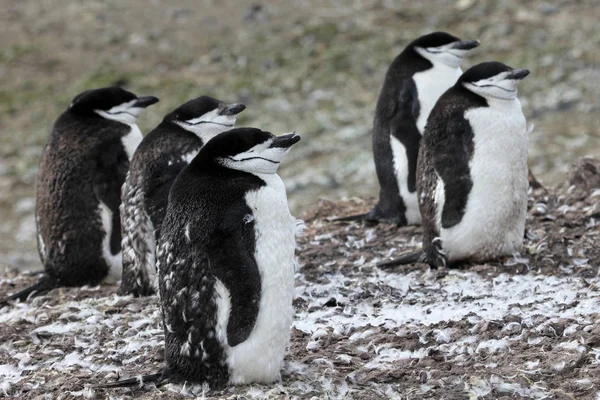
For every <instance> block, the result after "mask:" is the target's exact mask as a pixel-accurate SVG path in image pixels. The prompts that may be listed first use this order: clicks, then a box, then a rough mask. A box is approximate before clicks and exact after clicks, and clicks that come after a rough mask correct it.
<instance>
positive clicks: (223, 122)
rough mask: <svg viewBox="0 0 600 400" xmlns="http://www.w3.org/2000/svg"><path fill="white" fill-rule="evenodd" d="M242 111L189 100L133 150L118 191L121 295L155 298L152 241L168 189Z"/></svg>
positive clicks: (202, 99) (241, 107)
mask: <svg viewBox="0 0 600 400" xmlns="http://www.w3.org/2000/svg"><path fill="white" fill-rule="evenodd" d="M245 108H246V106H244V105H243V104H226V103H224V102H222V101H219V100H216V99H213V98H211V97H208V96H201V97H198V98H196V99H193V100H190V101H188V102H186V103H184V104H182V105H181V106H179V107H177V108H176V109H175V110H173V111H172V112H170V113H169V114H167V115H166V116H165V118H164V119H163V121H162V122H161V123H160V124H159V125H158V126H157V127H156V128H155V129H154V130H153V131H152V132H150V133H149V134H148V135H146V137H144V140H142V143H141V144H140V145H139V147H138V149H137V150H136V152H135V154H134V156H133V159H132V160H131V166H130V168H129V172H128V173H127V178H126V179H125V184H124V185H123V190H122V204H121V222H122V223H121V231H122V246H121V247H122V250H123V276H122V280H121V287H120V288H119V294H120V295H126V294H133V295H135V296H139V295H150V294H153V293H156V292H158V279H157V278H158V276H157V272H156V265H155V259H156V258H155V253H156V240H157V238H158V235H159V232H160V227H161V224H162V220H163V218H164V215H165V212H166V210H167V203H168V196H169V189H170V188H171V185H172V184H173V182H174V181H175V178H176V177H177V175H178V174H179V173H180V172H181V170H182V169H183V168H184V167H185V166H187V165H188V163H189V162H190V161H191V160H192V159H193V158H194V157H195V156H196V154H197V153H198V150H200V148H201V147H202V146H203V145H204V144H205V143H207V142H208V141H209V140H210V139H212V138H213V137H215V136H216V135H218V134H219V133H221V132H224V131H226V130H229V129H232V128H233V127H234V126H235V122H236V118H237V115H238V114H239V113H240V112H242V111H243V110H244V109H245Z"/></svg>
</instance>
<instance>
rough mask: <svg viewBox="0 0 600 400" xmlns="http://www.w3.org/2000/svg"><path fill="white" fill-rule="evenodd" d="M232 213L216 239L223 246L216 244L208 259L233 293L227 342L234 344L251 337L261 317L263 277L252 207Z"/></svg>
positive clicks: (216, 274) (218, 276)
mask: <svg viewBox="0 0 600 400" xmlns="http://www.w3.org/2000/svg"><path fill="white" fill-rule="evenodd" d="M228 215H229V218H226V219H225V220H224V221H223V227H222V229H221V231H220V234H218V235H216V236H215V238H214V240H215V243H219V246H214V247H213V249H214V250H213V251H211V252H210V253H209V254H208V259H209V262H210V265H211V267H212V269H213V273H214V275H215V277H216V278H217V279H219V281H221V282H222V283H223V285H225V287H226V288H227V290H229V293H230V301H231V309H230V313H229V320H228V322H227V342H228V343H229V346H231V347H233V346H236V345H238V344H240V343H242V342H244V341H245V340H246V339H248V336H250V333H252V329H253V327H254V324H255V323H256V319H257V318H258V310H259V304H260V295H261V276H260V272H259V270H258V265H257V263H256V260H255V259H254V249H255V245H256V235H255V224H254V217H253V216H252V214H251V212H250V209H249V208H248V207H240V208H239V209H238V210H235V211H232V212H231V213H228ZM240 221H243V222H242V223H240ZM224 249H226V250H224Z"/></svg>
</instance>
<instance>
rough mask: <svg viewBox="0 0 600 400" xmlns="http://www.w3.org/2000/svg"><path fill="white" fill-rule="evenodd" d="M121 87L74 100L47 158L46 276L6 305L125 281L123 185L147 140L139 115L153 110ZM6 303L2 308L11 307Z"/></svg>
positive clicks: (40, 185)
mask: <svg viewBox="0 0 600 400" xmlns="http://www.w3.org/2000/svg"><path fill="white" fill-rule="evenodd" d="M157 101H158V99H157V98H156V97H153V96H145V97H137V96H136V95H135V94H133V93H131V92H128V91H126V90H124V89H122V88H120V87H108V88H101V89H92V90H87V91H85V92H83V93H80V94H79V95H77V96H76V97H75V98H74V99H73V101H72V103H71V104H70V105H69V107H68V109H67V110H66V111H65V112H64V113H62V114H61V115H60V117H59V118H58V119H57V120H56V122H55V123H54V126H53V128H52V132H51V134H50V139H49V140H48V142H47V144H46V146H45V147H44V150H43V152H42V157H41V161H40V164H39V174H38V180H37V193H36V209H35V214H36V225H37V233H38V236H37V239H38V250H39V255H40V259H41V261H42V264H43V266H44V274H43V275H42V277H41V278H40V280H39V281H38V283H37V284H35V285H33V286H31V287H29V288H27V289H25V290H23V291H21V292H19V293H16V294H14V295H12V296H9V297H8V298H7V299H6V300H15V299H21V300H23V299H26V298H27V297H29V296H32V295H39V294H42V293H45V292H47V291H48V290H51V289H53V288H55V287H59V286H82V285H86V284H92V285H93V284H98V283H99V282H101V281H102V280H103V279H105V278H109V279H111V280H113V281H115V282H116V281H117V280H118V279H120V277H121V227H120V219H119V204H120V202H121V185H122V184H123V182H124V180H125V175H126V173H127V170H128V168H129V161H130V160H131V156H132V155H133V153H134V151H135V149H136V147H137V146H138V144H139V143H140V142H141V140H142V134H141V132H140V130H139V128H138V126H137V125H136V119H137V116H138V115H139V113H140V112H141V111H142V110H143V109H144V108H146V107H148V106H150V105H152V104H154V103H156V102H157ZM6 300H5V301H6Z"/></svg>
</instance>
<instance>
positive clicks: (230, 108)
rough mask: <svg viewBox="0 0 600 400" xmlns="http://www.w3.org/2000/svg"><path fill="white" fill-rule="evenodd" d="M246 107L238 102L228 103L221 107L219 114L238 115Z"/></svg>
mask: <svg viewBox="0 0 600 400" xmlns="http://www.w3.org/2000/svg"><path fill="white" fill-rule="evenodd" d="M245 109H246V106H245V105H243V104H240V103H234V104H228V105H227V107H225V108H224V109H223V111H221V112H220V113H219V114H220V115H229V116H231V115H238V114H239V113H241V112H242V111H244V110H245Z"/></svg>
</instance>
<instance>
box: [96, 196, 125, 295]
mask: <svg viewBox="0 0 600 400" xmlns="http://www.w3.org/2000/svg"><path fill="white" fill-rule="evenodd" d="M99 213H100V220H101V221H102V229H103V231H104V239H102V257H103V258H104V261H106V264H108V268H109V269H108V275H107V276H106V278H104V280H105V281H106V282H110V283H114V282H117V281H118V280H119V279H121V273H122V272H123V260H122V257H121V251H119V252H118V253H117V254H112V253H111V251H110V237H111V236H112V230H113V223H112V221H113V220H112V218H113V215H112V214H113V213H112V211H111V210H110V208H108V207H107V206H106V205H105V204H104V203H102V202H100V206H99Z"/></svg>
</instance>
